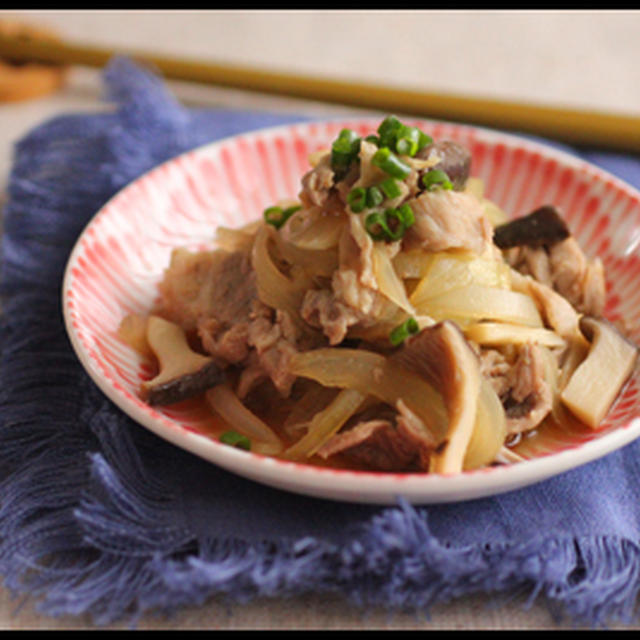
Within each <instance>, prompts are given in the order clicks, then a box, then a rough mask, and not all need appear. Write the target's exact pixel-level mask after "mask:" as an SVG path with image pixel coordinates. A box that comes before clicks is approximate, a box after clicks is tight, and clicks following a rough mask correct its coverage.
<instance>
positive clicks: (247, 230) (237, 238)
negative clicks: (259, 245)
mask: <svg viewBox="0 0 640 640" xmlns="http://www.w3.org/2000/svg"><path fill="white" fill-rule="evenodd" d="M262 224H263V222H262V220H254V221H253V222H250V223H249V224H247V225H245V226H243V227H240V228H238V229H232V228H231V227H218V228H217V229H216V237H215V241H216V245H217V246H218V247H219V248H220V249H225V250H226V251H230V252H232V251H249V250H250V249H251V245H252V243H253V240H254V238H255V235H256V232H257V231H258V228H259V227H260V225H262Z"/></svg>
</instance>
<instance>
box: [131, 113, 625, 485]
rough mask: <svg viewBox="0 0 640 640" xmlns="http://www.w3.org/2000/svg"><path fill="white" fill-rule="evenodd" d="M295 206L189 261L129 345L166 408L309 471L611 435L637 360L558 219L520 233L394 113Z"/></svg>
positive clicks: (446, 468) (406, 466) (327, 160)
mask: <svg viewBox="0 0 640 640" xmlns="http://www.w3.org/2000/svg"><path fill="white" fill-rule="evenodd" d="M310 163H311V168H310V170H309V171H308V172H307V173H306V174H305V175H304V176H303V178H302V183H301V189H300V192H299V194H298V198H297V199H296V200H291V201H284V202H277V203H274V204H273V205H272V206H269V207H268V208H267V209H266V210H265V211H264V213H263V216H262V218H261V219H259V220H257V221H255V222H253V223H251V224H249V225H247V226H245V227H243V228H240V229H231V228H219V229H218V232H217V243H218V248H217V249H215V250H213V251H200V252H191V251H188V250H186V249H176V250H174V252H173V254H172V257H171V262H170V264H169V265H168V267H167V269H166V270H165V273H164V276H163V279H162V281H161V283H160V285H159V293H160V302H159V304H158V306H157V307H156V308H154V309H153V310H152V311H151V312H150V314H149V316H147V317H140V316H129V317H127V318H125V319H124V320H123V322H122V325H121V327H120V335H121V337H122V338H123V339H124V340H126V341H127V342H128V344H130V345H131V346H133V347H134V348H135V349H137V350H138V351H139V352H140V353H141V354H144V355H145V357H148V358H149V359H150V361H151V362H153V363H155V364H156V365H157V375H156V376H155V377H153V378H151V379H150V380H148V381H146V382H145V383H144V384H143V385H142V388H141V394H142V396H143V397H144V398H145V399H146V400H147V401H148V402H149V403H150V404H154V405H166V404H173V403H176V402H182V401H185V400H187V399H188V398H194V397H196V398H202V399H203V401H205V402H206V403H207V406H208V407H209V409H210V410H211V412H212V414H213V415H214V416H215V417H216V418H217V420H218V423H219V425H220V439H221V441H222V442H224V443H226V444H229V445H231V446H238V447H241V448H243V449H250V450H252V451H257V452H259V453H262V454H266V455H273V456H278V457H281V458H285V459H289V460H296V461H305V462H307V463H310V464H320V465H325V466H327V465H328V466H337V467H346V468H351V469H367V470H378V471H394V472H398V471H400V472H405V471H406V472H429V473H456V472H460V471H462V470H466V469H474V468H478V467H482V466H486V465H490V464H493V463H498V462H501V461H502V462H504V461H508V460H509V459H510V458H509V450H510V446H511V445H512V444H513V443H514V442H515V441H516V440H517V439H518V438H520V437H522V434H527V433H531V432H534V431H535V430H539V429H549V428H550V429H552V428H554V427H557V426H558V425H562V424H563V423H564V422H566V421H567V420H576V419H578V420H580V421H582V422H583V423H584V424H585V425H587V426H588V427H592V428H596V427H598V425H600V423H601V422H602V420H603V419H604V418H605V416H606V414H607V412H608V411H609V409H610V407H611V405H612V404H613V402H614V400H615V398H616V397H617V395H618V394H619V393H620V390H621V389H622V387H623V386H624V384H625V382H626V381H627V379H628V378H629V376H630V374H631V371H632V369H633V366H634V364H635V360H636V351H637V350H636V347H635V346H634V345H633V344H631V343H630V342H629V341H628V340H627V339H626V338H625V337H624V336H623V335H622V334H621V333H620V332H619V331H618V330H617V329H616V328H615V327H613V326H612V325H611V324H609V323H608V322H607V321H606V320H604V319H603V318H602V312H603V309H604V303H605V275H604V269H603V264H602V262H601V260H600V259H599V258H595V259H593V260H591V259H589V258H587V257H586V256H585V255H584V253H583V252H582V250H581V248H580V246H579V245H578V243H577V242H576V240H575V238H574V237H573V236H572V235H571V232H570V230H569V229H568V228H567V226H566V224H565V222H564V221H563V218H562V215H561V213H560V212H559V211H557V210H556V209H555V208H554V207H553V206H552V205H547V206H543V207H540V208H539V209H537V210H535V211H532V212H529V213H527V214H526V215H524V216H520V217H519V218H516V219H514V220H512V221H509V218H508V216H507V215H506V214H505V213H504V212H503V211H501V210H500V209H499V207H497V206H496V204H495V203H493V202H491V201H490V200H489V199H487V198H486V197H484V194H483V185H482V183H481V181H480V180H479V179H477V178H473V177H471V155H470V153H469V152H468V151H467V150H466V149H465V148H463V147H462V146H460V145H459V144H457V143H455V142H453V141H448V140H444V141H434V140H432V139H431V138H430V137H429V136H428V135H426V134H425V133H424V132H423V131H422V130H420V129H419V128H418V127H415V126H408V125H406V124H403V123H402V122H401V121H399V120H398V119H397V118H395V117H394V116H389V117H387V118H386V119H384V120H383V121H382V123H381V124H380V126H379V127H378V129H377V131H375V132H372V133H371V135H368V136H366V137H360V136H358V135H357V134H356V132H354V131H352V130H349V129H344V130H342V131H341V132H340V134H339V135H338V137H337V138H336V139H335V140H334V142H333V143H332V145H331V147H330V148H329V149H326V150H322V151H320V152H317V153H314V154H312V156H311V157H310Z"/></svg>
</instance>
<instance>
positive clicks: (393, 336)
mask: <svg viewBox="0 0 640 640" xmlns="http://www.w3.org/2000/svg"><path fill="white" fill-rule="evenodd" d="M419 330H420V327H419V326H418V322H417V320H416V319H415V318H409V319H408V320H406V321H405V322H403V323H402V324H400V325H398V326H397V327H395V328H394V329H392V330H391V332H390V333H389V341H390V342H391V344H392V345H393V346H394V347H397V346H398V345H400V344H402V343H403V342H404V341H405V340H406V339H407V338H408V337H409V336H411V335H414V334H416V333H418V331H419Z"/></svg>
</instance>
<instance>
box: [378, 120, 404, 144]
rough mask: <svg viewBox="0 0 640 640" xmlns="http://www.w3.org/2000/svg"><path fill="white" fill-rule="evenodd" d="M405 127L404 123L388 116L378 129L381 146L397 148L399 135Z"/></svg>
mask: <svg viewBox="0 0 640 640" xmlns="http://www.w3.org/2000/svg"><path fill="white" fill-rule="evenodd" d="M403 126H404V125H403V124H402V122H400V120H398V118H396V117H395V116H387V117H386V118H385V119H384V120H383V121H382V122H381V123H380V126H379V127H378V134H379V136H380V146H381V147H389V148H395V143H396V140H397V139H398V134H399V133H400V132H401V130H402V128H403Z"/></svg>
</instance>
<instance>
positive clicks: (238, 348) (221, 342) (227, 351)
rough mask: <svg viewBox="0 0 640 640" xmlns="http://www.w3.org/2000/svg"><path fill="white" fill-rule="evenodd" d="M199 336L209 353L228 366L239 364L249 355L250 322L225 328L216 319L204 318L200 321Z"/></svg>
mask: <svg viewBox="0 0 640 640" xmlns="http://www.w3.org/2000/svg"><path fill="white" fill-rule="evenodd" d="M198 336H199V338H200V341H201V342H202V346H203V348H204V350H205V351H206V352H207V353H209V354H211V355H212V356H214V357H215V358H219V359H222V360H224V362H226V363H228V364H238V363H240V362H242V361H243V360H245V359H246V357H247V356H248V355H249V344H248V340H249V323H248V322H238V323H237V324H234V325H232V326H231V327H225V325H224V323H221V322H220V321H218V320H217V319H216V318H202V319H200V320H199V321H198Z"/></svg>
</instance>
